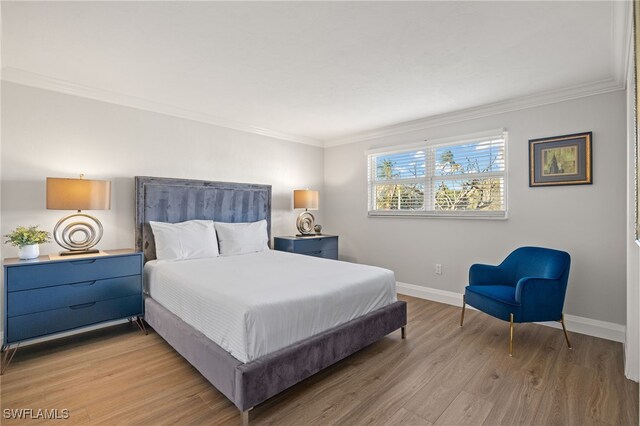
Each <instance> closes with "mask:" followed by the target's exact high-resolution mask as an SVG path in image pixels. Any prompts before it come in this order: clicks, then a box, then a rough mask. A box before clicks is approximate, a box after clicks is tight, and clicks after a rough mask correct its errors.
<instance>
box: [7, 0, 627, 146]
mask: <svg viewBox="0 0 640 426" xmlns="http://www.w3.org/2000/svg"><path fill="white" fill-rule="evenodd" d="M615 9H616V7H615V5H614V3H612V2H251V3H250V2H135V3H134V2H126V3H125V2H116V3H108V2H106V3H96V2H68V3H67V2H2V63H3V65H4V66H5V67H8V69H7V71H11V72H13V74H11V72H7V73H5V74H7V75H10V76H11V75H19V74H20V73H23V75H32V76H33V75H40V77H42V78H45V77H46V78H48V79H49V81H55V82H57V83H58V85H59V86H60V85H62V84H67V83H72V84H73V85H76V86H77V87H84V88H89V89H92V90H95V91H101V93H110V94H112V95H114V96H115V95H118V94H119V95H122V96H127V97H128V99H138V100H144V102H147V103H148V104H154V105H164V106H167V107H168V108H169V107H171V108H173V109H174V110H176V111H188V112H190V113H193V114H194V116H201V117H210V118H211V117H216V119H217V120H218V122H220V123H222V124H224V123H231V124H234V123H235V124H237V125H238V126H236V127H241V126H243V125H248V126H254V127H255V128H256V129H258V128H261V129H263V130H265V129H268V130H265V132H268V131H275V132H280V133H282V134H287V135H297V136H292V137H291V138H290V139H295V138H296V137H298V136H299V137H300V139H305V138H306V139H307V140H321V141H323V140H325V141H326V140H335V139H339V138H344V137H347V136H349V135H352V134H357V133H359V132H364V131H369V130H371V129H375V128H379V127H382V126H388V125H392V124H396V123H400V122H405V121H409V120H416V119H419V118H422V117H429V116H434V115H438V114H443V113H447V112H451V111H457V110H461V109H466V108H472V107H476V106H479V105H484V104H489V103H494V102H499V101H503V100H509V99H513V98H519V97H523V96H529V95H534V94H537V93H541V92H549V91H555V90H558V89H564V88H567V87H573V86H585V85H589V84H592V83H601V82H602V81H613V80H619V79H620V78H621V77H620V75H619V74H620V69H621V68H622V69H624V64H623V63H622V62H623V61H622V60H621V58H622V57H623V56H624V55H623V52H624V51H625V50H624V49H625V46H624V41H625V40H624V38H623V37H619V36H617V35H616V34H618V33H620V29H619V28H618V26H620V24H625V22H624V20H625V19H624V17H623V19H622V21H623V22H622V23H620V22H619V21H620V19H618V21H616V11H615ZM16 79H17V80H20V79H18V78H16ZM96 93H97V92H96ZM177 115H180V114H177ZM205 121H206V120H205ZM214 121H215V120H214ZM231 127H233V125H231ZM274 134H275V133H274ZM284 138H285V139H286V137H284Z"/></svg>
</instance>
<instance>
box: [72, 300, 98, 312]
mask: <svg viewBox="0 0 640 426" xmlns="http://www.w3.org/2000/svg"><path fill="white" fill-rule="evenodd" d="M95 304H96V302H89V303H82V304H80V305H73V306H69V309H73V310H74V311H75V310H76V309H84V308H88V307H91V306H93V305H95Z"/></svg>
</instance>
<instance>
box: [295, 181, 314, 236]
mask: <svg viewBox="0 0 640 426" xmlns="http://www.w3.org/2000/svg"><path fill="white" fill-rule="evenodd" d="M293 208H294V209H304V211H303V212H302V213H300V215H299V216H298V219H297V220H296V226H297V227H298V231H299V232H300V233H299V234H298V235H297V236H298V237H306V236H310V235H313V234H314V230H313V227H314V226H315V224H316V218H315V217H313V215H312V214H311V213H309V211H308V210H309V209H311V210H318V191H311V190H309V189H296V190H294V191H293Z"/></svg>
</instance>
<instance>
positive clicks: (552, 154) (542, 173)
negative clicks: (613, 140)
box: [529, 132, 593, 187]
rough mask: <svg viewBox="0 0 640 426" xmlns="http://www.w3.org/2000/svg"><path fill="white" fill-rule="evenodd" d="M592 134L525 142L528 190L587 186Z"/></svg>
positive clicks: (589, 177)
mask: <svg viewBox="0 0 640 426" xmlns="http://www.w3.org/2000/svg"><path fill="white" fill-rule="evenodd" d="M592 142H593V135H592V132H584V133H574V134H570V135H562V136H553V137H550V138H541V139H530V140H529V186H530V187H536V186H561V185H591V184H592V183H593V173H592V171H593V163H592V160H591V145H592Z"/></svg>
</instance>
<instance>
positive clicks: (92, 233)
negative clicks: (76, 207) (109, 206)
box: [53, 211, 102, 256]
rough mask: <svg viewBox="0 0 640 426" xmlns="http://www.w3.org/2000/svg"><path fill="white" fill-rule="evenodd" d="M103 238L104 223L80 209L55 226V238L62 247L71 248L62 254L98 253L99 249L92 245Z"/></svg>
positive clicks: (61, 254)
mask: <svg viewBox="0 0 640 426" xmlns="http://www.w3.org/2000/svg"><path fill="white" fill-rule="evenodd" d="M91 222H93V223H91ZM101 238H102V223H100V221H99V220H98V219H97V218H95V217H93V216H90V215H88V214H86V213H81V212H80V211H78V213H74V214H70V215H69V216H65V217H63V218H62V219H60V220H59V221H58V223H56V226H55V227H54V228H53V239H54V240H56V243H58V245H59V246H60V247H62V248H65V249H67V250H69V251H67V252H62V253H60V256H70V255H74V254H87V253H98V250H95V249H93V248H92V247H94V246H95V245H96V244H98V242H99V241H100V239H101Z"/></svg>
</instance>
